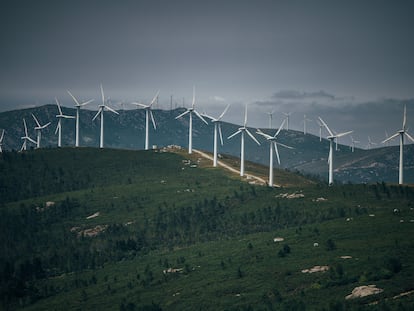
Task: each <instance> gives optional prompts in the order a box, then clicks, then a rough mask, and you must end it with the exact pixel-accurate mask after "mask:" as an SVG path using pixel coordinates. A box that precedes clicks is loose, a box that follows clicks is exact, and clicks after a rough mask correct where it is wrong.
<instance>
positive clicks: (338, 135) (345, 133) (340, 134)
mask: <svg viewBox="0 0 414 311" xmlns="http://www.w3.org/2000/svg"><path fill="white" fill-rule="evenodd" d="M353 132H354V131H348V132H344V133H339V134H336V138H339V137H343V136H345V135H348V134H351V133H353Z"/></svg>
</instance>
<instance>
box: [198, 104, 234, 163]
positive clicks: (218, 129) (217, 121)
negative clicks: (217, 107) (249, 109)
mask: <svg viewBox="0 0 414 311" xmlns="http://www.w3.org/2000/svg"><path fill="white" fill-rule="evenodd" d="M229 107H230V104H229V105H227V107H226V108H225V109H224V111H223V112H222V113H221V115H220V116H219V117H218V118H213V117H211V116H209V115H206V114H203V115H204V116H205V117H207V118H209V119H210V120H211V122H212V123H213V124H214V158H213V166H214V167H217V132H218V133H219V135H220V142H221V145H222V146H223V134H222V132H221V119H222V118H223V116H224V114H225V113H226V112H227V110H228V109H229Z"/></svg>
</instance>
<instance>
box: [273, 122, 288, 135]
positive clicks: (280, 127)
mask: <svg viewBox="0 0 414 311" xmlns="http://www.w3.org/2000/svg"><path fill="white" fill-rule="evenodd" d="M285 122H286V119H283V121H282V124H280V126H279V129H278V130H277V132H276V134H275V136H273V137H276V136H277V135H279V133H280V131H281V130H282V128H283V125H284V124H285Z"/></svg>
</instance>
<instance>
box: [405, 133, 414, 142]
mask: <svg viewBox="0 0 414 311" xmlns="http://www.w3.org/2000/svg"><path fill="white" fill-rule="evenodd" d="M404 134H405V136H407V137H408V138H409V139H411V141H412V142H414V138H413V137H412V136H411V135H410V134H408V133H407V132H404Z"/></svg>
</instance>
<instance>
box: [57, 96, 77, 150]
mask: <svg viewBox="0 0 414 311" xmlns="http://www.w3.org/2000/svg"><path fill="white" fill-rule="evenodd" d="M55 101H56V105H57V107H58V110H59V114H57V115H56V118H58V124H57V126H56V130H55V134H58V147H59V148H60V147H62V119H75V117H74V116H67V115H64V114H63V112H62V108H60V104H59V101H58V99H57V98H55Z"/></svg>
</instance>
